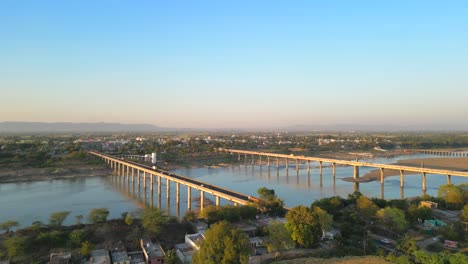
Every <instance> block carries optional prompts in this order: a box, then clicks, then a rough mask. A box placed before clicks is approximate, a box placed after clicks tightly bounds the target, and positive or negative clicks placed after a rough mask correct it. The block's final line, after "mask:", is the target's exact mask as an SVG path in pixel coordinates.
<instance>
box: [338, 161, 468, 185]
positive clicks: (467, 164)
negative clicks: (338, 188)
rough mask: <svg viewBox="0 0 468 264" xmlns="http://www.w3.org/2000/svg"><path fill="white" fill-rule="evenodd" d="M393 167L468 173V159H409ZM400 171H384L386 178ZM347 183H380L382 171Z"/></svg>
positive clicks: (347, 179) (372, 172) (348, 179)
mask: <svg viewBox="0 0 468 264" xmlns="http://www.w3.org/2000/svg"><path fill="white" fill-rule="evenodd" d="M392 164H393V165H400V166H413V167H422V166H423V167H425V168H431V169H443V170H444V169H446V170H457V171H468V158H424V159H407V160H399V161H398V162H396V163H392ZM399 175H400V171H398V170H388V169H387V170H384V178H386V177H391V176H399ZM405 175H419V173H416V172H405ZM342 180H343V181H347V182H371V181H380V170H378V169H376V170H372V171H371V172H369V173H366V174H365V175H363V176H361V177H359V179H357V180H355V179H354V178H353V177H346V178H343V179H342Z"/></svg>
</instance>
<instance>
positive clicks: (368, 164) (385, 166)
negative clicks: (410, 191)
mask: <svg viewBox="0 0 468 264" xmlns="http://www.w3.org/2000/svg"><path fill="white" fill-rule="evenodd" d="M219 150H220V151H222V152H226V153H230V154H237V155H238V160H239V161H240V160H241V156H244V157H245V159H244V160H245V161H246V162H247V157H248V156H251V158H252V159H251V160H252V164H254V161H255V157H256V156H257V157H258V158H259V162H260V166H262V164H263V163H262V157H264V158H266V165H267V166H270V158H273V159H275V160H276V167H277V168H278V167H279V160H280V159H284V161H285V164H286V171H288V168H289V161H291V160H292V161H293V162H294V161H295V163H296V171H298V170H299V167H300V166H299V163H300V162H306V163H307V171H308V172H310V162H311V161H313V162H318V163H319V171H320V181H322V163H330V164H331V165H332V174H333V179H335V175H336V166H337V164H338V165H345V166H352V167H353V178H354V180H355V182H359V168H360V167H372V168H377V169H380V183H381V184H382V185H383V184H384V170H396V171H399V172H400V187H401V188H403V187H404V177H405V172H411V173H414V172H416V173H420V174H421V188H422V191H423V192H424V193H425V192H426V189H427V187H426V175H427V174H437V175H446V177H447V184H451V177H452V176H458V177H468V171H457V170H447V169H434V168H425V167H413V166H401V165H394V164H379V163H371V162H363V161H353V160H339V159H329V158H320V157H305V156H295V155H292V154H291V155H285V154H276V153H267V152H259V151H249V150H237V149H223V148H221V149H219Z"/></svg>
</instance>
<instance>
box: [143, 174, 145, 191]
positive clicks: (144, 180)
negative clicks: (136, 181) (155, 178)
mask: <svg viewBox="0 0 468 264" xmlns="http://www.w3.org/2000/svg"><path fill="white" fill-rule="evenodd" d="M143 188H144V189H145V191H146V171H144V172H143Z"/></svg>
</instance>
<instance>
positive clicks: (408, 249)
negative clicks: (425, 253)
mask: <svg viewBox="0 0 468 264" xmlns="http://www.w3.org/2000/svg"><path fill="white" fill-rule="evenodd" d="M396 249H397V250H398V251H400V252H402V253H404V254H405V255H411V254H413V252H415V251H416V250H418V246H417V245H416V241H415V240H414V238H412V237H410V236H409V235H408V234H406V235H405V236H404V237H402V238H400V239H398V240H397V243H396Z"/></svg>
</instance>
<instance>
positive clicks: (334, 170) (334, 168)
mask: <svg viewBox="0 0 468 264" xmlns="http://www.w3.org/2000/svg"><path fill="white" fill-rule="evenodd" d="M332 174H333V181H335V178H336V163H334V162H333V163H332Z"/></svg>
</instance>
